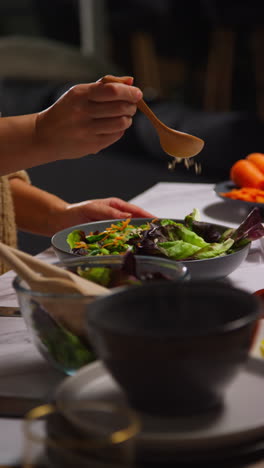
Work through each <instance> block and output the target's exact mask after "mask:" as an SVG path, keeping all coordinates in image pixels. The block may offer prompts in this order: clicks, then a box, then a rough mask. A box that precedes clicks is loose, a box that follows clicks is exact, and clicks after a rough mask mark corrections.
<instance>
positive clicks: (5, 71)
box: [0, 36, 118, 81]
mask: <svg viewBox="0 0 264 468" xmlns="http://www.w3.org/2000/svg"><path fill="white" fill-rule="evenodd" d="M0 64H1V67H0V78H15V79H27V78H28V79H31V80H65V81H73V80H78V81H80V80H85V81H92V80H94V79H98V78H99V77H100V76H102V75H104V74H107V73H113V74H115V73H117V68H118V67H116V66H115V65H114V64H113V63H111V62H110V61H109V62H108V61H107V60H106V59H105V58H104V59H100V57H97V56H94V55H84V54H83V53H82V52H81V51H80V50H79V49H78V47H75V46H71V45H65V44H63V43H60V42H59V41H53V40H49V39H44V38H37V37H25V36H6V37H1V38H0Z"/></svg>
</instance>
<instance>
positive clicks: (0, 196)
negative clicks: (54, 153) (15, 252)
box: [0, 171, 30, 274]
mask: <svg viewBox="0 0 264 468" xmlns="http://www.w3.org/2000/svg"><path fill="white" fill-rule="evenodd" d="M14 177H19V178H20V179H23V180H24V181H25V182H27V183H30V179H29V177H28V175H27V173H26V172H25V171H18V172H13V173H12V174H9V175H6V176H2V177H0V241H1V242H4V243H5V244H7V245H11V246H12V247H16V246H17V231H16V222H15V212H14V205H13V200H12V194H11V190H10V185H9V179H12V178H14ZM7 270H8V268H7V266H6V265H5V264H3V263H2V262H1V261H0V274H2V273H4V272H5V271H7Z"/></svg>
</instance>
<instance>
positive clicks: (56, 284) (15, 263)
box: [0, 242, 110, 296]
mask: <svg viewBox="0 0 264 468" xmlns="http://www.w3.org/2000/svg"><path fill="white" fill-rule="evenodd" d="M0 257H2V259H3V260H4V261H5V262H6V263H7V264H8V265H9V266H10V267H11V268H12V269H13V270H14V271H15V272H16V273H17V274H18V275H19V276H20V277H21V278H23V279H24V280H25V281H26V282H27V283H28V285H29V286H30V288H31V289H32V291H38V292H44V293H45V292H46V293H52V294H56V293H58V294H61V293H64V294H82V295H89V296H98V295H101V294H107V293H110V291H109V289H107V288H104V287H103V286H101V285H99V284H96V283H93V282H92V281H89V280H86V279H84V278H81V277H78V276H77V275H75V274H74V273H71V272H69V271H67V270H63V269H61V268H59V267H56V266H55V265H50V264H48V263H45V262H43V261H41V260H39V259H34V257H32V256H30V255H29V254H26V253H25V252H21V251H19V250H17V249H14V248H12V247H9V246H7V245H5V244H3V243H2V242H0ZM22 258H23V260H22ZM29 265H30V266H29ZM32 267H33V269H32ZM37 272H40V273H42V275H45V276H41V275H40V274H39V273H37ZM47 275H48V276H47Z"/></svg>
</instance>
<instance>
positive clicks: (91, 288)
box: [0, 244, 110, 296]
mask: <svg viewBox="0 0 264 468" xmlns="http://www.w3.org/2000/svg"><path fill="white" fill-rule="evenodd" d="M0 248H1V244H0ZM5 248H6V246H5ZM8 249H9V250H10V251H11V252H13V253H14V254H15V255H16V256H17V257H18V258H19V259H20V260H22V261H23V262H24V263H25V264H26V265H27V266H28V267H30V268H31V269H33V270H34V271H35V272H38V273H42V275H43V276H47V277H49V278H50V279H51V278H56V279H58V278H62V279H64V280H69V281H72V282H73V283H74V284H76V285H77V287H78V288H79V290H80V292H81V293H82V294H88V295H92V296H101V295H103V294H109V293H110V290H109V289H108V288H105V287H104V286H101V285H100V284H97V283H94V282H93V281H90V280H88V279H85V278H82V277H81V276H78V275H76V274H75V273H72V272H71V271H68V270H65V269H63V268H60V267H58V266H57V265H52V264H50V263H47V262H43V261H42V260H40V259H39V258H36V257H33V256H32V255H30V254H27V253H26V252H22V251H21V250H18V249H15V248H14V247H8ZM0 255H1V250H0Z"/></svg>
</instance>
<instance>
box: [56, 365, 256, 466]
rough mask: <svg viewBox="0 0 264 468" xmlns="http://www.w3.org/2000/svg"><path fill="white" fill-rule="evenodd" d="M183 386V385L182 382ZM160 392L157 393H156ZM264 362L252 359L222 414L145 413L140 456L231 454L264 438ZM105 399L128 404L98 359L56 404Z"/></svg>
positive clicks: (64, 386) (59, 393)
mask: <svg viewBox="0 0 264 468" xmlns="http://www.w3.org/2000/svg"><path fill="white" fill-rule="evenodd" d="M179 384H180V383H179ZM153 391H155V389H153ZM263 395H264V361H261V360H260V359H255V358H253V357H251V358H250V359H249V361H248V364H247V366H246V367H245V369H244V370H243V371H241V373H240V374H239V376H238V377H237V378H236V379H235V381H234V382H233V383H232V384H231V386H230V387H229V389H228V391H227V395H226V401H225V405H224V407H223V408H222V409H221V410H220V411H218V412H210V413H206V414H202V415H198V416H197V415H196V416H193V417H190V418H161V417H155V416H151V415H148V414H143V413H141V414H140V416H141V419H142V423H143V428H142V432H141V433H140V434H139V435H138V436H137V441H136V449H137V454H138V456H139V457H140V458H141V459H144V460H157V459H159V460H162V459H165V458H166V459H167V460H168V459H175V458H179V457H180V458H182V459H186V458H187V459H189V460H193V459H194V458H195V459H196V458H197V457H202V458H206V457H208V456H209V454H212V453H215V455H216V456H220V457H224V456H225V455H226V452H225V450H223V449H224V448H226V447H228V453H229V452H230V453H231V452H232V449H233V450H235V449H237V447H239V445H241V444H243V446H242V450H243V449H244V448H245V446H246V445H247V444H252V443H255V442H256V441H260V440H261V439H262V440H263V437H264V404H263ZM81 399H84V400H101V401H111V402H115V403H119V404H126V400H125V397H124V394H123V392H122V390H121V389H120V387H119V386H118V385H117V384H116V382H115V381H114V380H113V379H112V377H111V376H110V374H109V373H108V372H107V371H106V370H105V368H104V366H103V364H102V363H101V362H100V361H97V362H95V363H93V364H91V365H88V366H86V367H84V368H82V369H81V370H80V371H78V372H77V373H76V374H75V375H74V376H73V377H69V378H67V379H66V380H65V381H64V382H63V383H62V384H61V385H60V386H59V388H58V390H57V393H56V401H57V403H58V404H59V405H60V404H61V405H62V406H63V407H64V410H63V411H64V415H65V417H68V418H70V414H69V413H67V410H65V407H67V404H66V403H67V401H69V400H70V401H78V400H81Z"/></svg>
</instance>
